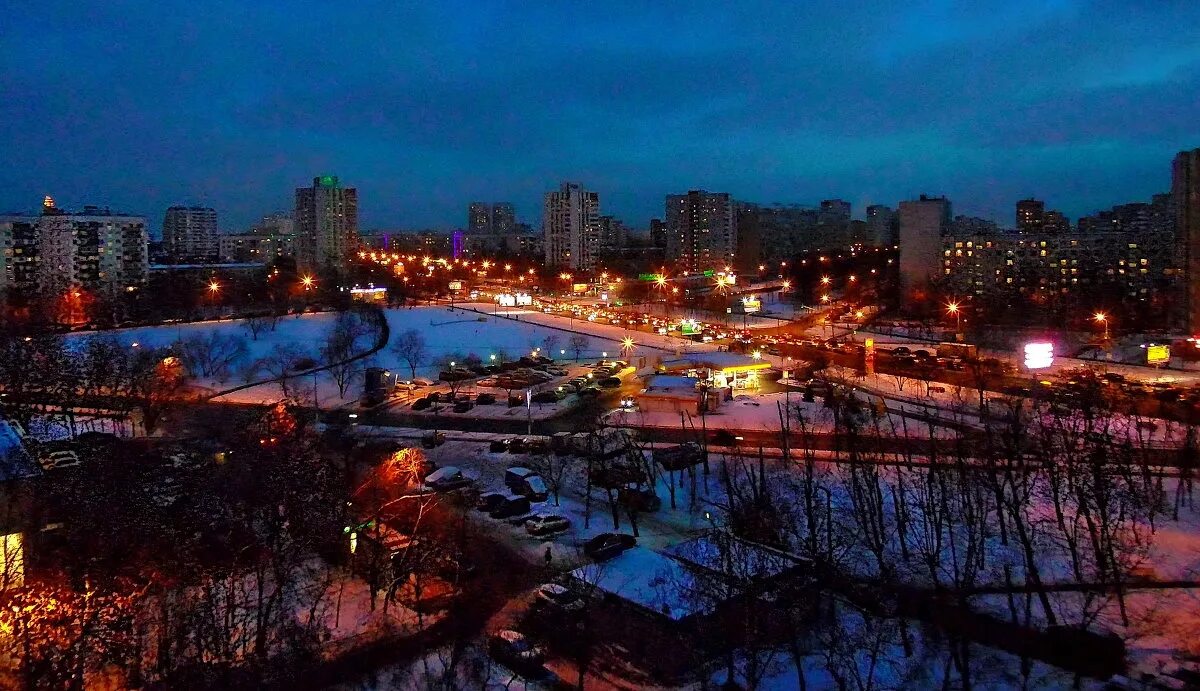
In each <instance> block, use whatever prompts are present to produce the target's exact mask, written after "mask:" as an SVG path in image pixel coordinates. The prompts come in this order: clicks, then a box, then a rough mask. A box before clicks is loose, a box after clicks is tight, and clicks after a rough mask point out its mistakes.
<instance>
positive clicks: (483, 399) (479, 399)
mask: <svg viewBox="0 0 1200 691" xmlns="http://www.w3.org/2000/svg"><path fill="white" fill-rule="evenodd" d="M495 402H496V394H494V393H481V394H479V395H478V396H476V397H475V403H476V404H477V405H492V404H494V403H495Z"/></svg>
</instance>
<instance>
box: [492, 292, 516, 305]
mask: <svg viewBox="0 0 1200 691" xmlns="http://www.w3.org/2000/svg"><path fill="white" fill-rule="evenodd" d="M496 304H498V305H500V306H501V307H516V306H517V299H516V298H515V297H513V296H512V295H509V294H508V293H500V294H499V295H497V296H496Z"/></svg>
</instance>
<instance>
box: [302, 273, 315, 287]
mask: <svg viewBox="0 0 1200 691" xmlns="http://www.w3.org/2000/svg"><path fill="white" fill-rule="evenodd" d="M314 283H316V281H315V280H313V277H312V276H302V277H300V284H301V285H303V286H304V289H305V290H312V287H313V284H314Z"/></svg>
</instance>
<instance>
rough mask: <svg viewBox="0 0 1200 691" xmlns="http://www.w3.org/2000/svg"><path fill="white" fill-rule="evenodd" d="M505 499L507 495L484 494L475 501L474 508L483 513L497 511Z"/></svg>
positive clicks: (498, 493)
mask: <svg viewBox="0 0 1200 691" xmlns="http://www.w3.org/2000/svg"><path fill="white" fill-rule="evenodd" d="M507 498H508V495H507V494H505V493H503V492H484V493H483V494H481V495H479V499H477V500H476V501H475V508H477V509H479V510H480V511H483V512H484V513H491V512H493V511H495V510H496V509H498V508H499V507H500V505H501V504H503V503H504V502H505V500H506V499H507Z"/></svg>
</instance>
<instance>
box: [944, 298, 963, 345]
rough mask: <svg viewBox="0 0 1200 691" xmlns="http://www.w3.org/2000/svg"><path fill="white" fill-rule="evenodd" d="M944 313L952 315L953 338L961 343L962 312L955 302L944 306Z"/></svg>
mask: <svg viewBox="0 0 1200 691" xmlns="http://www.w3.org/2000/svg"><path fill="white" fill-rule="evenodd" d="M946 311H947V312H949V313H950V314H953V315H954V337H955V339H957V340H958V341H960V342H961V341H962V340H963V333H962V310H961V309H960V308H959V306H958V303H957V302H951V303H950V304H948V305H946Z"/></svg>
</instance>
